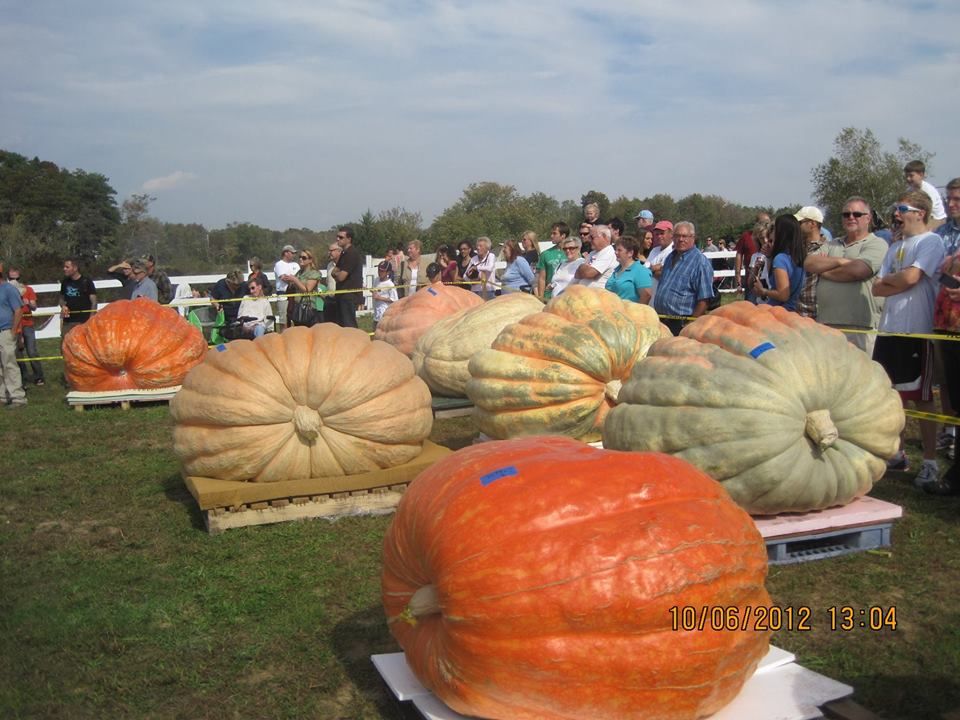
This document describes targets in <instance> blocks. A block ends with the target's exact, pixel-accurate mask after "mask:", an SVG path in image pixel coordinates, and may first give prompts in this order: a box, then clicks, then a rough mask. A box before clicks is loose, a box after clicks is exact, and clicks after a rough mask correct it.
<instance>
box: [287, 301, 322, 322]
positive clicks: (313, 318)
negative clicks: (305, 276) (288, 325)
mask: <svg viewBox="0 0 960 720" xmlns="http://www.w3.org/2000/svg"><path fill="white" fill-rule="evenodd" d="M293 324H294V325H300V326H303V327H313V326H314V325H316V324H317V311H316V308H314V306H313V298H309V297H306V298H301V299H300V302H298V303H297V304H296V305H295V306H294V308H293Z"/></svg>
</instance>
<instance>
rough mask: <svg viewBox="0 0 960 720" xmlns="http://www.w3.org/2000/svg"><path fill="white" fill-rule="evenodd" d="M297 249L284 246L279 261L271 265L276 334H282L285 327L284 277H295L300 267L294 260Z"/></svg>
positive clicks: (285, 286)
mask: <svg viewBox="0 0 960 720" xmlns="http://www.w3.org/2000/svg"><path fill="white" fill-rule="evenodd" d="M296 254H297V249H296V248H295V247H294V246H293V245H284V246H283V249H282V250H281V251H280V259H279V260H277V262H275V263H274V265H273V276H274V277H275V278H276V280H277V295H278V296H279V297H278V298H277V332H278V333H279V332H283V330H284V328H286V327H287V297H286V293H287V292H288V290H287V281H286V280H284V279H283V276H284V275H296V274H297V272H298V271H299V270H300V265H298V264H297V261H296V260H294V257H295V256H296Z"/></svg>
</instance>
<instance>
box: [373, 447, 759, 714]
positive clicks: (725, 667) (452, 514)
mask: <svg viewBox="0 0 960 720" xmlns="http://www.w3.org/2000/svg"><path fill="white" fill-rule="evenodd" d="M383 565H384V567H383V604H384V608H385V610H386V614H387V618H388V622H389V625H390V629H391V631H392V633H393V635H394V637H395V638H396V639H397V641H398V642H399V643H400V645H401V647H402V648H403V650H404V652H405V653H406V658H407V663H408V664H409V666H410V668H411V669H412V670H413V672H414V674H415V675H416V676H417V678H418V679H419V680H420V682H421V683H423V684H424V685H425V686H426V687H427V688H429V689H430V690H432V691H433V692H434V693H435V694H436V695H437V696H438V697H439V698H440V699H441V700H443V701H444V702H445V703H447V705H449V706H450V707H451V708H453V709H454V710H456V711H457V712H460V713H464V714H466V715H476V716H478V717H484V718H504V719H506V718H510V719H511V720H534V719H536V720H574V719H576V720H581V719H582V720H604V719H609V720H630V719H634V720H638V719H640V718H644V719H646V720H652V719H653V718H656V719H657V720H693V719H694V718H700V717H704V716H707V715H710V714H712V713H714V712H716V711H717V710H719V709H720V708H721V707H723V706H724V705H725V704H727V703H728V702H729V701H730V700H732V699H733V697H735V696H736V694H737V693H738V692H739V690H740V688H741V686H742V685H743V683H744V682H745V681H746V680H747V679H748V678H749V677H750V675H751V674H752V673H753V671H754V669H755V668H756V666H757V664H758V663H759V661H760V659H761V658H762V657H763V656H764V654H765V653H766V651H767V647H768V642H769V633H767V632H766V631H756V630H754V629H753V627H754V624H753V622H752V621H751V622H750V623H748V625H749V626H750V629H748V630H745V631H741V630H740V628H739V627H735V628H734V629H730V630H726V629H717V628H714V627H713V625H714V622H715V620H714V619H712V608H714V607H717V608H735V609H736V610H733V611H727V612H730V613H741V614H743V613H747V612H748V611H747V609H746V608H748V607H750V608H757V607H766V606H769V604H770V598H769V596H768V595H767V592H766V590H765V589H764V584H763V583H764V579H765V576H766V571H767V554H766V551H765V548H764V542H763V539H762V538H761V537H760V534H759V532H758V531H757V529H756V527H755V525H754V524H753V522H752V521H751V519H750V517H749V516H748V515H747V514H746V513H745V512H744V511H743V510H741V509H740V508H739V507H737V506H736V505H735V504H734V503H733V502H732V501H731V499H730V497H729V496H728V495H727V493H726V491H724V490H723V487H722V486H721V485H720V484H719V483H716V482H714V481H713V480H711V479H710V478H709V477H708V476H707V475H705V474H704V473H703V472H701V471H700V470H697V469H696V468H695V467H693V466H692V465H690V464H689V463H686V462H684V461H682V460H678V459H677V458H673V457H670V456H667V455H663V454H658V453H629V452H613V451H609V450H597V449H594V448H592V447H590V446H588V445H584V444H583V443H580V442H578V441H576V440H573V439H570V438H563V437H555V436H554V437H539V438H527V439H518V440H510V441H504V442H490V443H484V444H483V445H478V446H474V447H470V448H466V449H464V450H460V451H458V452H456V453H454V454H453V455H450V456H448V457H447V458H445V459H443V460H441V461H440V462H439V463H437V464H436V465H434V466H433V467H431V468H429V469H428V470H426V471H424V472H423V473H421V474H420V475H419V476H418V477H417V478H416V480H414V482H413V483H412V484H411V486H410V488H409V489H408V490H407V492H406V494H405V495H404V496H403V500H402V501H401V502H400V506H399V508H398V510H397V514H396V516H395V517H394V520H393V523H392V524H391V526H390V528H389V529H388V531H387V535H386V537H385V539H384V555H383ZM685 607H690V608H693V610H692V612H693V613H694V617H699V616H700V614H701V612H707V616H708V617H711V619H709V620H707V621H706V622H705V623H704V629H703V630H693V631H684V630H683V629H682V625H683V621H682V620H676V618H675V617H674V615H675V613H677V612H683V611H682V610H677V611H671V608H678V609H681V608H685ZM675 622H676V623H677V624H678V625H680V626H681V629H675V628H674V623H675ZM735 624H736V623H734V625H735Z"/></svg>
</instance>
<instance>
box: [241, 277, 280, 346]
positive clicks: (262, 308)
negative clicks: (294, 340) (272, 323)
mask: <svg viewBox="0 0 960 720" xmlns="http://www.w3.org/2000/svg"><path fill="white" fill-rule="evenodd" d="M249 288H250V294H249V295H247V296H246V297H244V298H243V300H241V301H240V310H239V313H238V317H237V320H239V321H240V323H241V326H240V327H241V331H240V336H241V337H245V338H258V337H262V336H263V335H264V334H266V332H267V319H268V318H269V317H270V316H271V315H272V314H273V311H272V310H271V309H270V301H269V300H267V298H266V297H264V294H263V291H264V288H263V283H262V282H260V280H259V279H254V280H250V281H249Z"/></svg>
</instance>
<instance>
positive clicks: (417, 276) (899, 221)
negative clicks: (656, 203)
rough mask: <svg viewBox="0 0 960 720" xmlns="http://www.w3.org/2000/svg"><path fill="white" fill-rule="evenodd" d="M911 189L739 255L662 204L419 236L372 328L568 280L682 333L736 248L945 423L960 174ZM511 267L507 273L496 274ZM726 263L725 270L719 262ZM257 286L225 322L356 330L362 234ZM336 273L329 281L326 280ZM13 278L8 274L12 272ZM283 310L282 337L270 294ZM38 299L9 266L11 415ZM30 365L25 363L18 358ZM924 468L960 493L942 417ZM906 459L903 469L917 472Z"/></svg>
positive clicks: (855, 204)
mask: <svg viewBox="0 0 960 720" xmlns="http://www.w3.org/2000/svg"><path fill="white" fill-rule="evenodd" d="M904 177H905V181H906V186H905V190H904V192H903V193H902V194H901V195H900V197H899V198H898V199H897V202H896V203H895V205H894V206H893V208H892V209H891V211H890V213H889V215H888V216H887V219H888V220H889V227H888V228H887V227H884V228H881V227H880V226H882V225H886V224H887V223H885V222H884V218H883V217H882V215H881V212H880V211H878V210H877V209H875V208H871V207H870V204H869V203H868V202H867V201H866V200H865V199H864V198H862V197H851V198H849V199H848V200H847V201H846V203H845V204H844V206H843V211H842V227H843V233H842V235H839V236H838V237H837V238H833V237H832V236H831V235H830V233H829V232H828V231H827V230H826V228H824V225H823V223H824V215H823V213H822V211H821V210H820V209H819V208H817V207H812V206H808V207H803V208H801V209H800V210H799V211H798V212H796V213H789V214H783V215H779V216H778V217H776V218H771V217H770V216H769V215H768V214H766V213H760V214H758V215H757V218H756V222H755V223H754V225H753V227H752V228H751V229H750V230H748V231H747V232H744V233H743V234H742V236H741V237H740V238H739V240H738V241H737V242H736V245H735V247H734V246H733V243H732V242H731V243H730V246H728V245H727V244H726V242H725V241H724V240H721V241H720V242H719V244H715V243H714V241H713V238H707V240H706V242H705V243H704V245H703V249H702V250H701V248H700V247H698V244H697V235H696V227H695V225H694V223H693V222H691V221H688V220H679V221H676V222H674V221H673V220H670V219H667V218H659V219H658V218H656V217H655V216H654V213H653V212H652V211H651V210H649V209H641V210H640V211H639V212H637V213H636V215H635V216H634V217H633V221H634V223H635V228H636V229H635V232H631V233H629V234H628V233H627V228H626V224H625V223H624V222H623V221H622V220H621V219H619V218H612V219H610V220H609V221H604V220H602V219H601V217H600V208H599V206H598V205H596V204H595V203H588V204H587V205H585V206H584V209H583V221H582V222H581V223H580V225H579V227H578V228H577V232H576V234H575V235H573V234H572V233H571V228H570V227H569V226H568V225H567V224H566V223H565V222H555V223H554V224H553V225H552V226H551V228H550V241H551V243H552V244H551V245H550V247H548V248H546V249H544V250H543V251H541V250H540V247H539V243H538V242H537V235H536V233H535V232H533V231H532V230H528V231H526V232H523V233H522V234H521V235H520V236H519V237H518V238H510V239H507V240H506V241H505V242H504V243H502V244H501V245H499V246H498V248H497V251H495V250H494V243H493V241H492V240H491V239H490V238H489V237H486V236H482V237H479V238H476V239H475V240H473V239H463V240H462V241H461V242H460V243H458V244H457V246H456V248H454V247H452V246H450V245H441V246H440V247H438V248H437V249H436V253H435V259H434V261H432V262H430V261H429V260H428V259H427V258H424V256H423V247H422V245H421V243H420V241H419V240H411V241H410V242H408V243H406V244H404V245H400V246H396V247H393V248H390V249H389V250H388V251H387V253H386V258H385V259H384V260H383V261H382V262H380V263H379V265H378V266H377V280H376V282H375V283H374V285H373V287H372V288H369V289H368V290H369V292H370V293H371V295H372V301H373V320H374V323H375V324H376V323H379V321H380V320H381V318H382V317H383V314H384V313H385V312H386V310H387V308H389V306H390V305H391V304H393V303H395V302H397V301H398V300H400V299H401V298H403V297H406V296H408V295H411V294H413V293H416V292H418V291H420V290H422V289H424V288H425V287H427V286H429V285H430V284H431V283H448V284H454V283H455V284H459V285H462V286H463V287H466V288H467V289H469V290H470V291H472V292H475V293H477V294H478V295H479V296H480V297H481V298H483V299H489V298H492V297H495V296H497V295H500V294H503V293H511V292H526V293H531V294H534V295H536V296H537V297H539V298H540V299H541V300H543V301H549V300H550V299H551V298H553V297H557V296H559V295H562V294H563V293H564V292H565V291H566V290H567V289H568V288H569V287H570V286H571V285H584V286H587V287H593V288H603V289H606V290H608V291H610V292H613V293H615V294H616V295H617V296H618V297H620V298H622V299H623V300H625V301H628V302H635V303H644V304H650V305H651V306H652V307H653V308H654V309H655V310H656V311H657V312H658V313H659V315H660V316H661V319H662V321H663V322H664V323H665V324H666V325H667V326H668V327H670V329H671V330H672V331H673V332H674V333H678V332H679V331H680V330H681V329H682V328H683V326H684V325H685V324H687V323H689V322H691V321H692V320H693V319H695V318H697V317H699V316H700V315H702V314H704V313H705V312H707V311H708V310H710V309H712V308H713V307H716V306H717V305H719V302H720V301H719V296H718V283H719V280H718V279H717V278H716V277H715V271H716V270H717V269H721V268H725V267H727V265H726V264H725V263H726V261H725V260H724V259H723V258H722V257H720V258H718V257H716V256H714V257H713V258H708V257H707V256H706V255H705V254H704V253H705V252H706V253H711V252H714V251H718V250H727V249H730V250H734V251H735V256H734V261H733V270H734V272H733V285H734V287H733V288H732V289H734V290H735V291H736V292H737V293H738V294H739V295H740V296H742V297H743V299H746V300H747V301H749V302H753V303H768V304H770V305H778V306H781V307H783V308H785V309H786V310H789V311H793V312H797V313H798V314H800V315H804V316H807V317H810V318H812V319H814V320H816V321H818V322H820V323H823V324H825V325H828V326H831V327H835V328H839V329H841V330H842V331H843V332H844V333H845V334H846V336H847V338H848V340H849V341H850V342H851V343H852V344H853V345H855V346H856V347H857V348H859V349H860V350H862V351H864V352H866V353H868V354H870V355H871V357H872V358H873V359H875V360H876V361H877V362H879V363H880V364H881V365H882V366H883V367H884V369H885V370H886V371H887V373H888V375H889V376H890V379H891V382H892V383H893V386H894V387H895V388H896V389H897V390H898V391H899V392H900V394H901V396H902V398H903V400H904V402H905V403H912V404H913V405H914V407H916V408H917V409H918V410H921V411H925V412H934V411H935V409H936V408H935V407H934V402H933V397H934V395H933V388H934V385H935V384H939V385H940V388H941V393H940V398H941V407H942V411H943V413H944V414H945V415H956V410H957V409H958V408H960V377H958V373H960V343H958V342H957V341H955V340H952V339H942V340H940V339H938V340H937V341H936V342H931V341H930V340H929V339H927V338H924V337H917V336H918V335H925V334H930V333H932V332H936V333H940V334H943V335H956V334H958V333H960V248H958V244H960V178H957V179H955V180H951V181H950V183H948V184H947V188H946V190H947V203H946V207H944V204H943V201H942V198H941V197H940V194H939V193H938V191H937V190H936V189H935V188H934V187H933V186H932V185H930V184H929V183H928V182H927V181H926V179H925V168H924V166H923V164H922V163H920V162H918V161H914V162H911V163H908V164H907V165H906V166H905V167H904ZM500 258H502V260H503V261H504V263H505V268H503V269H502V270H501V271H500V272H498V270H497V266H498V260H499V259H500ZM718 263H719V265H718ZM249 264H250V271H249V273H248V276H247V277H246V278H244V276H243V274H242V273H241V272H240V271H239V270H233V271H231V272H229V273H227V275H226V277H224V278H222V279H221V280H219V281H218V282H217V283H216V284H215V285H214V286H213V288H212V289H211V291H210V293H209V299H210V302H211V304H212V306H213V308H214V310H215V311H216V312H222V313H223V319H224V323H225V324H227V325H230V326H234V327H236V328H238V336H240V337H249V338H255V337H260V336H261V335H263V334H264V333H265V332H267V331H268V330H269V329H275V330H276V331H278V332H282V331H283V330H284V329H285V328H286V327H288V326H291V325H307V326H309V325H313V324H314V323H317V322H333V323H337V324H339V325H341V326H343V327H357V308H358V306H360V305H362V303H363V299H364V287H363V274H362V272H363V260H362V258H361V255H360V253H359V252H358V250H357V248H356V247H354V244H353V231H352V229H351V228H350V227H349V226H343V227H340V228H338V230H337V234H336V242H335V243H332V244H331V245H330V246H329V247H328V248H327V258H326V265H325V266H323V265H321V262H320V260H319V259H318V258H317V256H316V255H315V254H314V251H313V250H312V249H310V248H302V249H300V250H299V251H298V250H297V248H295V247H294V246H293V245H286V246H284V247H283V248H282V250H281V257H280V259H279V260H277V261H276V263H275V264H274V266H273V271H274V278H275V283H276V285H275V287H274V286H273V285H272V284H271V282H270V279H269V277H268V276H267V274H266V273H264V272H263V266H262V263H261V262H260V260H259V259H258V258H252V259H251V260H250V262H249ZM321 268H323V269H325V270H326V276H325V277H324V274H323V273H322V272H321ZM63 272H64V278H63V280H62V282H61V292H60V307H61V317H62V322H63V336H64V337H65V336H66V335H67V334H68V333H69V332H70V330H71V329H72V328H74V327H76V326H77V325H79V324H80V323H82V322H85V321H86V320H87V319H88V318H89V317H90V315H91V313H92V312H94V311H95V309H96V307H97V297H96V288H95V287H94V284H93V282H92V280H90V279H89V278H87V277H85V276H84V275H82V274H81V272H80V267H79V264H78V263H77V261H76V260H72V259H70V260H67V261H65V262H64V266H63ZM109 272H110V273H111V275H113V276H114V277H116V278H117V279H119V280H120V282H121V285H122V289H121V297H124V298H130V299H134V298H139V297H144V298H148V299H150V300H154V301H156V302H159V303H169V302H170V301H171V300H172V299H173V289H172V287H171V283H170V280H169V278H168V277H167V275H166V274H165V273H164V272H163V271H161V270H160V269H159V268H157V265H156V262H155V259H154V258H153V257H152V256H146V257H143V258H139V259H136V260H130V261H124V262H122V263H119V264H117V265H115V266H113V267H111V268H110V269H109ZM0 275H3V273H0ZM274 294H276V297H274V298H273V300H274V301H275V302H276V304H277V313H276V316H275V323H273V324H275V328H271V327H270V325H271V322H272V321H273V320H274V316H273V310H272V308H271V304H270V302H271V301H270V299H268V298H270V296H272V295H274ZM36 307H37V306H36V293H34V292H33V290H32V289H31V288H30V287H29V286H28V285H24V284H23V283H22V281H21V276H20V270H19V269H18V268H10V269H9V270H8V271H7V273H6V274H5V275H3V279H2V280H0V354H2V357H3V381H4V394H5V398H6V402H7V407H9V408H17V407H23V406H24V405H25V404H26V396H25V394H24V391H23V386H24V385H25V384H27V383H28V382H30V381H32V382H33V383H35V384H37V385H42V384H43V383H44V375H43V369H42V365H41V363H39V362H37V361H36V360H35V359H34V358H36V357H37V349H36V337H35V333H34V327H33V318H32V316H31V311H32V310H35V309H36ZM18 353H19V354H20V355H22V356H23V357H24V359H26V360H32V362H23V363H21V364H20V365H19V367H17V363H16V361H15V360H10V358H13V357H14V356H15V355H16V354H18ZM920 428H921V444H922V448H923V458H924V459H923V464H922V467H921V468H920V471H919V473H918V474H917V476H916V480H915V482H916V484H917V485H918V486H920V487H923V488H924V489H925V490H927V491H929V492H932V493H937V494H960V474H958V470H957V465H956V462H954V465H953V466H952V467H951V468H950V469H949V470H948V471H947V473H946V474H945V475H944V477H943V478H939V472H938V466H937V460H936V457H937V455H936V453H937V451H938V449H948V448H949V449H952V448H954V447H955V437H954V432H953V430H954V428H953V427H952V426H948V427H947V428H946V429H945V430H944V431H943V432H942V433H940V434H939V435H938V434H937V431H936V425H935V423H933V422H932V421H921V422H920ZM907 465H908V461H907V457H906V455H905V454H904V453H903V451H902V449H901V451H900V453H899V454H898V455H897V457H895V458H894V459H893V460H891V462H890V467H891V469H895V470H907Z"/></svg>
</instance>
